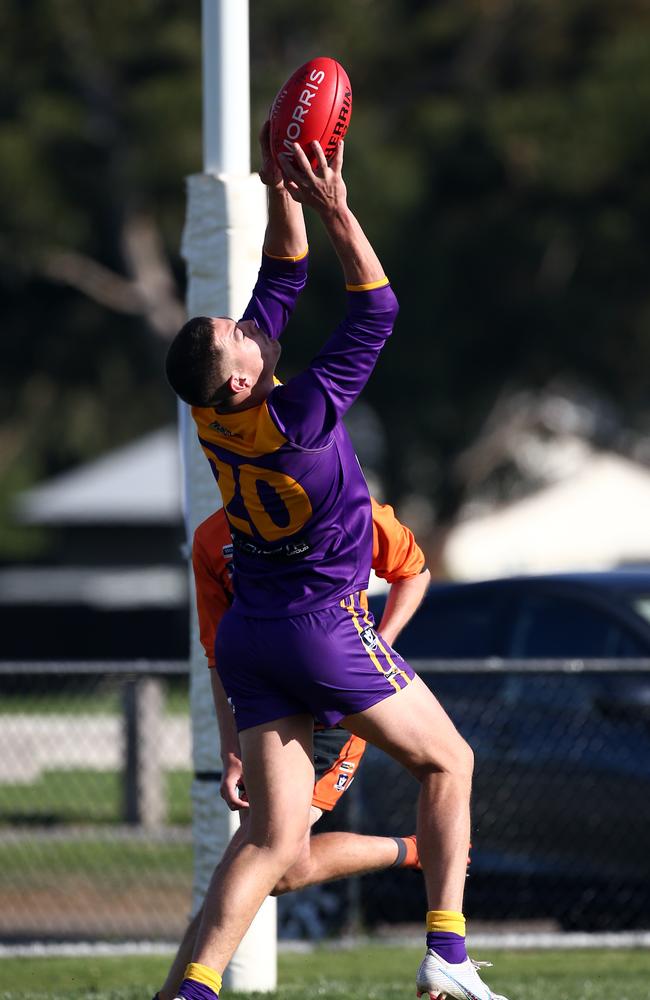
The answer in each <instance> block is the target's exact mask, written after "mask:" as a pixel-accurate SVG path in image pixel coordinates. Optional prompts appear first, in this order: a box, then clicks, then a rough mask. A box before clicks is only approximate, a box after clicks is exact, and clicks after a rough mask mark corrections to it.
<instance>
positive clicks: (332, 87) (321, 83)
mask: <svg viewBox="0 0 650 1000" xmlns="http://www.w3.org/2000/svg"><path fill="white" fill-rule="evenodd" d="M351 113H352V88H351V87H350V81H349V79H348V75H347V73H346V72H345V70H344V69H343V67H342V66H341V65H340V63H337V61H336V59H329V58H328V57H327V56H320V57H318V58H317V59H310V60H309V62H306V63H305V65H304V66H301V67H300V69H297V70H296V72H295V73H294V74H293V75H292V76H290V77H289V79H288V80H287V82H286V83H285V85H284V86H283V87H281V88H280V91H279V92H278V95H277V97H276V98H275V100H274V102H273V104H272V106H271V114H270V119H271V133H270V140H271V151H272V153H273V156H274V157H275V159H276V161H277V162H278V163H280V162H281V160H282V158H283V157H288V158H289V159H291V158H292V157H293V148H292V143H294V142H298V143H300V145H301V146H302V148H303V149H304V150H305V153H306V154H307V156H308V157H309V158H310V160H311V162H312V165H313V166H316V165H317V162H318V161H317V160H316V159H315V158H314V156H313V154H312V150H311V149H310V148H309V143H310V142H314V140H318V141H319V142H320V144H321V146H322V147H323V150H324V152H325V156H326V157H327V159H328V160H330V159H331V158H332V156H333V155H334V151H335V149H336V145H337V143H338V142H339V140H340V139H342V138H343V136H344V135H345V133H346V132H347V130H348V125H349V124H350V115H351Z"/></svg>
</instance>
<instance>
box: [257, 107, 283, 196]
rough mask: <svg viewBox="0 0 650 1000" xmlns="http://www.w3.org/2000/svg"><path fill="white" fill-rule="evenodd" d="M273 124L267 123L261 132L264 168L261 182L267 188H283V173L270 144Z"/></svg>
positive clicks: (261, 172) (261, 169) (261, 168)
mask: <svg viewBox="0 0 650 1000" xmlns="http://www.w3.org/2000/svg"><path fill="white" fill-rule="evenodd" d="M270 129H271V123H270V122H269V121H265V122H264V124H263V125H262V128H261V131H260V136H259V139H260V150H261V152H262V166H261V167H260V180H261V182H262V184H266V186H267V187H273V188H281V187H282V185H283V183H284V182H283V178H282V173H281V172H280V168H279V167H278V165H277V163H276V162H275V160H274V159H273V156H272V155H271V142H270Z"/></svg>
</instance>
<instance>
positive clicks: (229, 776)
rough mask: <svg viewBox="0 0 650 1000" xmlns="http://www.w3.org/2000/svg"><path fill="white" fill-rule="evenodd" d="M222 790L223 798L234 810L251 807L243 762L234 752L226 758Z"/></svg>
mask: <svg viewBox="0 0 650 1000" xmlns="http://www.w3.org/2000/svg"><path fill="white" fill-rule="evenodd" d="M220 792H221V798H222V799H223V800H224V802H225V803H226V805H227V806H228V808H229V809H231V810H232V811H233V812H236V811H238V810H240V809H248V808H249V802H248V796H247V795H246V786H245V785H244V773H243V768H242V762H241V760H240V759H239V757H236V756H235V755H234V754H228V756H227V757H226V759H225V760H224V765H223V777H222V778H221V787H220Z"/></svg>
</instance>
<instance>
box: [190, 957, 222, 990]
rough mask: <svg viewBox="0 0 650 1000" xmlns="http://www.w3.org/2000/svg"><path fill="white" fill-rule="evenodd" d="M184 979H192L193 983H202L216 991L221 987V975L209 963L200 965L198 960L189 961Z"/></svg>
mask: <svg viewBox="0 0 650 1000" xmlns="http://www.w3.org/2000/svg"><path fill="white" fill-rule="evenodd" d="M185 979H193V980H194V982H195V983H203V985H204V986H209V987H210V989H211V990H214V992H215V993H218V992H219V990H220V989H221V976H220V975H219V973H218V972H215V971H214V969H211V968H210V966H209V965H201V963H200V962H190V964H189V965H188V966H187V968H186V969H185Z"/></svg>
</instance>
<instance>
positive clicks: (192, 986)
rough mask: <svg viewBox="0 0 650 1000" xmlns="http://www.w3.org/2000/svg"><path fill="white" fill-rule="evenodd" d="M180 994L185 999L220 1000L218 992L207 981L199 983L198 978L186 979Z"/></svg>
mask: <svg viewBox="0 0 650 1000" xmlns="http://www.w3.org/2000/svg"><path fill="white" fill-rule="evenodd" d="M178 995H179V996H180V997H183V1000H219V994H218V993H215V992H214V990H211V989H210V987H209V986H206V985H205V983H197V981H196V979H184V980H183V982H182V983H181V986H180V989H179V991H178Z"/></svg>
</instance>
